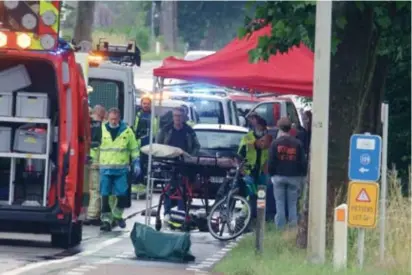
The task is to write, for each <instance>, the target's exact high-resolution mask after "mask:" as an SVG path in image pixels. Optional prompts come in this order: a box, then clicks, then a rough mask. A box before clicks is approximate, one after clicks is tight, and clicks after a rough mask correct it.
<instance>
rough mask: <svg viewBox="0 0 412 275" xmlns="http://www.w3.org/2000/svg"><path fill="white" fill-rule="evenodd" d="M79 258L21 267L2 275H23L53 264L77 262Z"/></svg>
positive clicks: (72, 257) (73, 257)
mask: <svg viewBox="0 0 412 275" xmlns="http://www.w3.org/2000/svg"><path fill="white" fill-rule="evenodd" d="M78 258H79V257H77V256H71V257H67V258H64V259H59V260H51V261H47V262H38V263H32V264H28V265H25V266H23V267H19V268H16V269H13V270H10V271H6V272H3V273H2V275H19V274H23V273H24V272H28V271H30V270H33V269H37V268H40V267H44V266H49V265H53V264H61V263H66V262H70V261H74V260H77V259H78Z"/></svg>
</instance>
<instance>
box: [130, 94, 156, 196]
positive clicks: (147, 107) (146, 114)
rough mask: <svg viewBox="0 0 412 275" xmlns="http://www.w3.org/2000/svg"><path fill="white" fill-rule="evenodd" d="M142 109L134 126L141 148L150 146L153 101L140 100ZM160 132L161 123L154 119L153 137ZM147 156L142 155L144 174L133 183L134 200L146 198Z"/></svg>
mask: <svg viewBox="0 0 412 275" xmlns="http://www.w3.org/2000/svg"><path fill="white" fill-rule="evenodd" d="M140 104H141V108H140V110H138V111H137V113H136V119H135V121H134V125H133V132H134V134H135V136H136V140H137V141H138V142H139V144H140V147H143V146H145V145H148V144H149V142H150V140H149V137H150V119H151V117H152V110H151V108H152V99H151V98H150V97H149V96H143V97H142V98H141V100H140ZM158 130H159V122H158V119H157V117H155V118H154V128H153V137H156V135H157V132H158ZM147 162H148V157H147V155H144V154H143V155H142V156H141V160H140V163H141V165H142V167H141V170H142V173H141V174H140V176H139V177H138V178H137V180H136V182H133V183H132V198H133V199H144V198H145V197H146V186H145V183H146V182H145V180H144V178H145V175H146V172H147Z"/></svg>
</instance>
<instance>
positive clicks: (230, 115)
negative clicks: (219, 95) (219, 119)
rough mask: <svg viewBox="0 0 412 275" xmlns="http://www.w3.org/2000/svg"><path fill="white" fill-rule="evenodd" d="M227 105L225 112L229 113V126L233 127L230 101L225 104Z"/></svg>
mask: <svg viewBox="0 0 412 275" xmlns="http://www.w3.org/2000/svg"><path fill="white" fill-rule="evenodd" d="M226 105H227V111H228V113H229V124H230V125H233V110H232V105H231V104H230V101H228V102H226Z"/></svg>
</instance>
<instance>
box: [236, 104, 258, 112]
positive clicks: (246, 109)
mask: <svg viewBox="0 0 412 275" xmlns="http://www.w3.org/2000/svg"><path fill="white" fill-rule="evenodd" d="M236 106H237V108H238V110H240V111H241V112H242V113H248V112H249V111H250V110H252V109H253V107H255V106H256V102H251V101H236Z"/></svg>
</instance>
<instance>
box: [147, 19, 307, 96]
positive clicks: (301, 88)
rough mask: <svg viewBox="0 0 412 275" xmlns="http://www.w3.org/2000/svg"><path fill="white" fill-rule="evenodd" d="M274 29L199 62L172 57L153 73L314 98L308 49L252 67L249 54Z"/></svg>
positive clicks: (266, 28)
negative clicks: (260, 39)
mask: <svg viewBox="0 0 412 275" xmlns="http://www.w3.org/2000/svg"><path fill="white" fill-rule="evenodd" d="M271 29H272V27H271V26H267V27H264V28H262V29H260V30H257V31H255V32H253V33H252V35H251V36H250V37H249V39H247V38H244V39H242V40H239V39H235V40H233V41H232V42H230V43H229V44H228V45H226V47H224V48H223V49H221V50H220V51H218V52H216V53H215V54H213V55H210V56H207V57H204V58H201V59H199V60H195V61H185V60H182V59H178V58H175V57H168V58H166V59H165V60H164V61H163V65H162V66H161V67H159V68H157V69H154V70H153V75H154V76H158V77H163V78H177V79H183V80H189V81H198V82H206V83H210V84H215V85H219V86H232V87H238V88H249V89H252V90H257V91H265V92H277V93H283V94H296V95H300V96H307V97H311V96H312V89H313V65H314V54H313V52H312V51H311V50H310V49H308V48H307V47H306V46H305V45H303V44H302V45H300V46H299V47H293V48H291V49H290V50H289V51H288V52H287V53H284V54H280V53H279V54H276V55H274V56H271V57H270V59H269V61H268V62H264V61H260V62H258V63H256V64H250V63H249V54H248V52H249V51H250V50H252V49H254V48H255V47H256V46H257V43H258V40H259V37H261V36H264V35H270V33H271Z"/></svg>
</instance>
